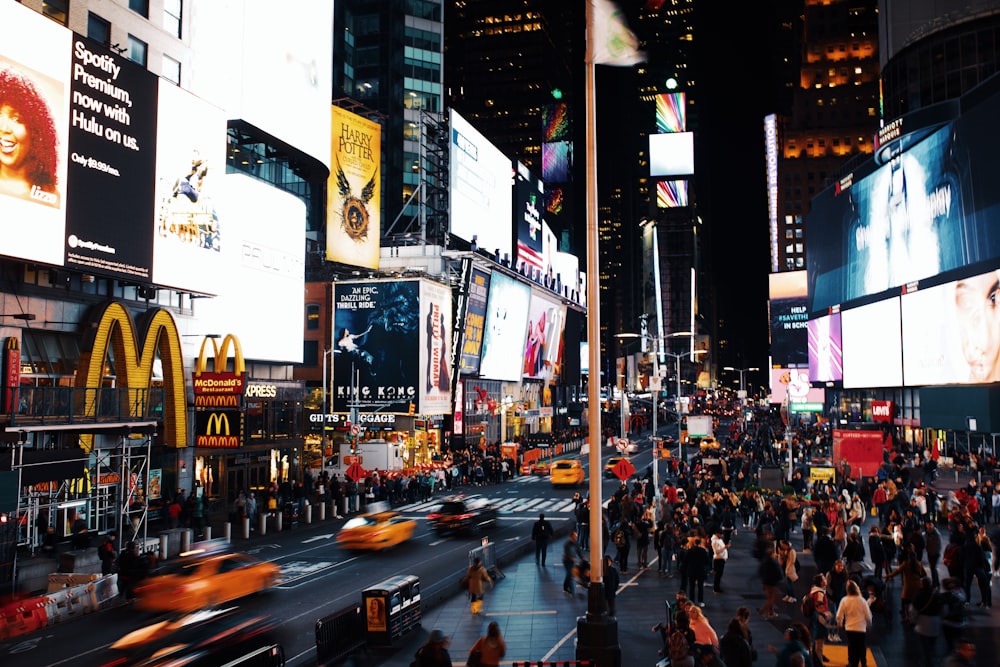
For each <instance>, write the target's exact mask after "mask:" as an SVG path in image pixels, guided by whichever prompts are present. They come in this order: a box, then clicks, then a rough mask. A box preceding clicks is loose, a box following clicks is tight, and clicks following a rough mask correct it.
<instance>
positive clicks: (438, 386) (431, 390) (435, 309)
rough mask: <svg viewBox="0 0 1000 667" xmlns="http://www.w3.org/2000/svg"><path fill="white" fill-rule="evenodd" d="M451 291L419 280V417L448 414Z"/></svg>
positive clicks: (438, 284) (449, 407)
mask: <svg viewBox="0 0 1000 667" xmlns="http://www.w3.org/2000/svg"><path fill="white" fill-rule="evenodd" d="M450 347H451V289H450V288H448V287H447V286H446V285H442V284H440V283H436V282H432V281H430V280H421V281H420V369H421V375H422V378H423V380H422V382H421V383H420V409H419V412H420V414H422V415H444V414H449V413H450V412H451V366H450V363H451V362H450V360H451V350H450V349H449V348H450Z"/></svg>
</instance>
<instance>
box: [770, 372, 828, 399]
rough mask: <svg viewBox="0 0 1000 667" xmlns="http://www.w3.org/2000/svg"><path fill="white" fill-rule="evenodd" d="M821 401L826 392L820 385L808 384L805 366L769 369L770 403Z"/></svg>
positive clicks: (807, 373)
mask: <svg viewBox="0 0 1000 667" xmlns="http://www.w3.org/2000/svg"><path fill="white" fill-rule="evenodd" d="M785 396H788V402H789V403H822V402H823V400H824V398H825V397H826V392H825V390H824V389H823V388H822V387H813V386H812V385H810V384H809V371H808V370H807V369H805V368H772V369H771V403H772V404H777V403H784V402H785Z"/></svg>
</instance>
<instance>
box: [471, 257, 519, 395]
mask: <svg viewBox="0 0 1000 667" xmlns="http://www.w3.org/2000/svg"><path fill="white" fill-rule="evenodd" d="M530 300H531V288H530V287H529V286H528V285H525V284H523V283H519V282H518V281H516V280H514V279H513V278H508V277H507V276H505V275H504V274H502V273H499V272H494V273H493V276H492V278H491V279H490V296H489V309H488V310H487V313H486V332H485V334H484V335H483V353H482V357H481V361H480V364H479V375H480V376H481V377H484V378H489V379H491V380H509V381H515V380H520V379H521V359H522V353H523V352H524V335H525V331H526V329H527V326H528V305H529V302H530Z"/></svg>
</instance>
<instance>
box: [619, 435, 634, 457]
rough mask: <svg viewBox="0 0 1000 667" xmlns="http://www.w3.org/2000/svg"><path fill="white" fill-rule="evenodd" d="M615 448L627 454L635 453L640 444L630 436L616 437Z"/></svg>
mask: <svg viewBox="0 0 1000 667" xmlns="http://www.w3.org/2000/svg"><path fill="white" fill-rule="evenodd" d="M615 449H617V450H618V451H620V452H622V453H625V454H635V453H636V452H637V451H639V445H637V444H635V443H634V442H632V441H631V440H629V439H628V438H615Z"/></svg>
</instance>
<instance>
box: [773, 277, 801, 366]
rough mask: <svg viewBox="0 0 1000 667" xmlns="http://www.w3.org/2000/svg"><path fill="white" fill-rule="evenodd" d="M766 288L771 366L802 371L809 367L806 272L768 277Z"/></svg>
mask: <svg viewBox="0 0 1000 667" xmlns="http://www.w3.org/2000/svg"><path fill="white" fill-rule="evenodd" d="M768 287H769V294H770V301H769V302H768V303H769V307H768V311H769V313H770V320H771V363H773V364H775V365H778V366H784V367H787V368H806V367H807V366H808V364H809V352H808V349H807V344H808V340H807V338H808V336H807V329H808V313H807V312H806V289H807V281H806V272H805V271H786V272H783V273H772V274H769V275H768Z"/></svg>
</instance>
